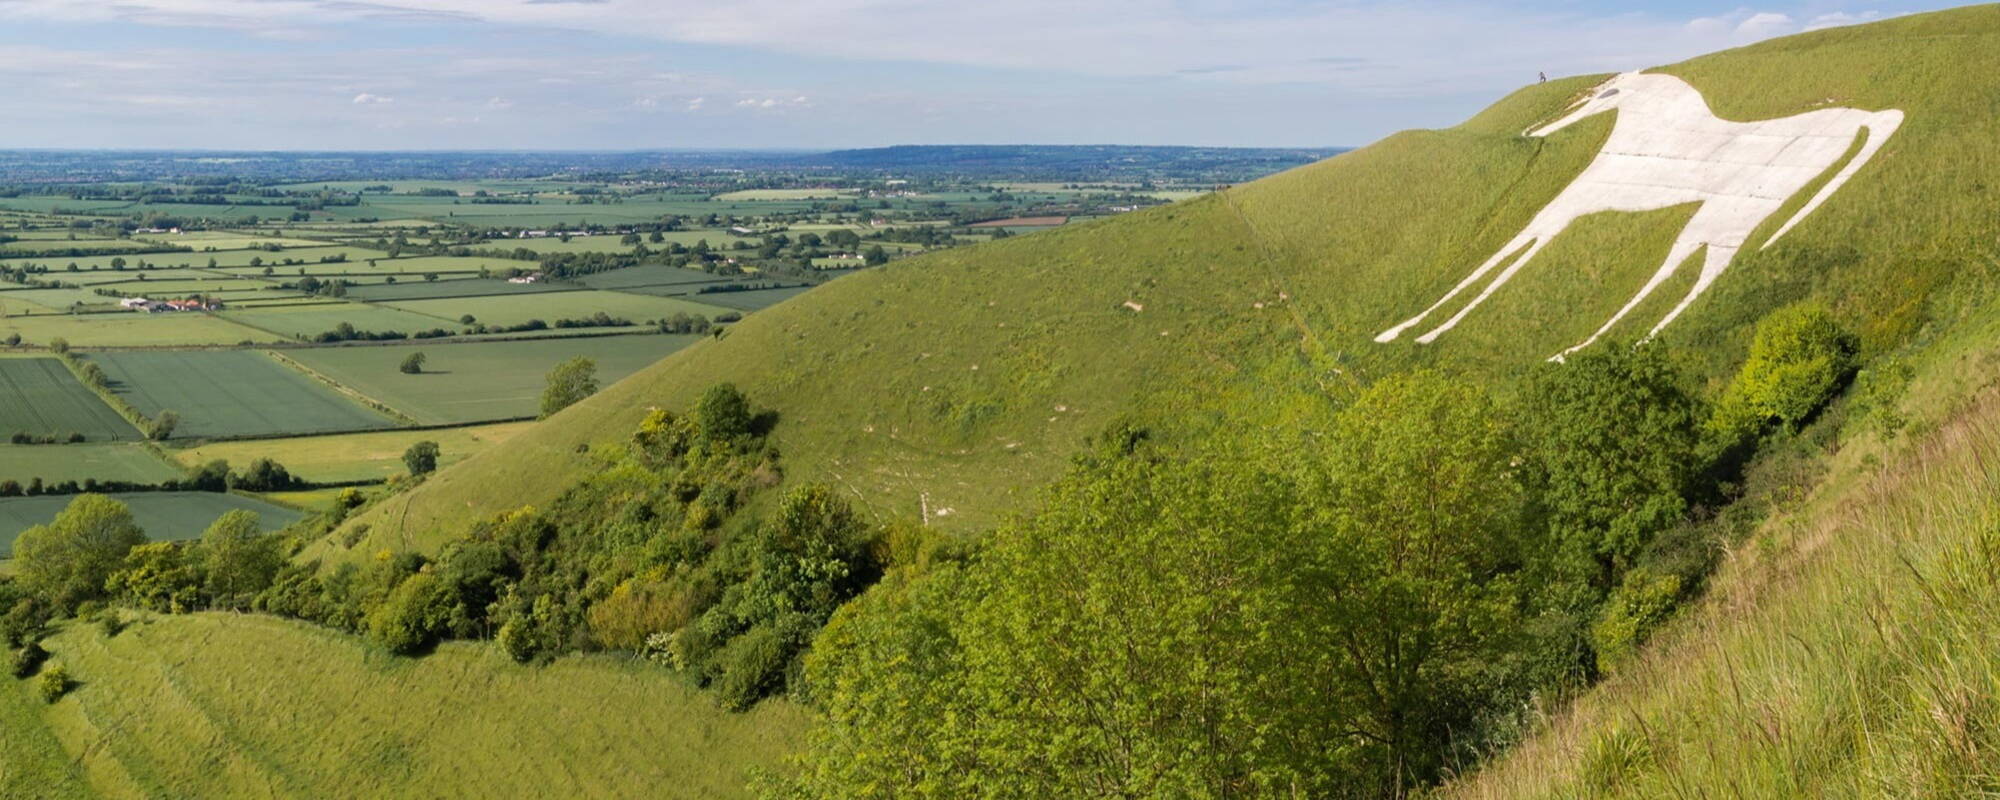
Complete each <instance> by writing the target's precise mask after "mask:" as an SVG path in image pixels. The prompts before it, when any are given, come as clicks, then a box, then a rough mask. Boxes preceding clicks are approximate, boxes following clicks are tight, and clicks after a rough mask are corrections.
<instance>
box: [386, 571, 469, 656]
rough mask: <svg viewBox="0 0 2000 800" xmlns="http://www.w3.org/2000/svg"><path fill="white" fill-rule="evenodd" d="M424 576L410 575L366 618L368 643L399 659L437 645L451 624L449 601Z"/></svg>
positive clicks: (432, 580)
mask: <svg viewBox="0 0 2000 800" xmlns="http://www.w3.org/2000/svg"><path fill="white" fill-rule="evenodd" d="M439 588H440V587H439V584H438V580H437V578H436V577H435V576H433V575H431V574H430V573H427V572H420V573H417V574H415V575H411V576H410V577H409V578H407V579H405V580H404V581H403V582H402V583H401V584H399V585H398V586H397V587H396V589H395V591H392V592H390V593H389V596H388V598H386V599H384V600H383V601H382V604H381V605H379V606H376V608H375V610H374V611H373V612H371V613H370V614H369V615H368V639H369V641H372V642H374V643H376V644H379V645H381V646H382V647H383V648H384V649H386V650H388V651H389V652H391V653H396V654H398V655H409V654H411V653H415V652H418V651H420V650H423V649H424V648H426V647H429V646H431V645H432V644H435V643H436V642H437V639H438V637H439V636H442V635H443V634H444V633H445V631H446V629H447V627H448V624H449V621H450V612H451V606H450V602H449V600H450V598H449V597H448V596H447V593H445V592H442V591H439Z"/></svg>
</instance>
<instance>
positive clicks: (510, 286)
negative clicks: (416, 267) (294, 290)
mask: <svg viewBox="0 0 2000 800" xmlns="http://www.w3.org/2000/svg"><path fill="white" fill-rule="evenodd" d="M579 289H580V287H578V286H575V285H572V284H564V283H549V282H536V283H508V282H507V281H504V280H501V279H499V278H461V279H458V280H437V281H423V280H416V281H400V282H397V283H376V284H369V285H366V286H356V287H349V288H348V290H347V296H348V297H351V298H354V299H356V300H365V301H368V302H371V303H382V302H388V301H392V300H436V299H441V298H447V297H485V296H491V295H512V294H544V293H547V292H573V291H578V290H579Z"/></svg>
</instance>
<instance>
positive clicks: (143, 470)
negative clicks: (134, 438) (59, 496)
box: [0, 443, 181, 486]
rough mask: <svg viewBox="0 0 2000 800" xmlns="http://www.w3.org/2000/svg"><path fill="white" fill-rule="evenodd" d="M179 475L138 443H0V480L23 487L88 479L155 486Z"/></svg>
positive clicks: (179, 472) (80, 481) (176, 470)
mask: <svg viewBox="0 0 2000 800" xmlns="http://www.w3.org/2000/svg"><path fill="white" fill-rule="evenodd" d="M180 476H181V471H180V470H178V469H175V468H174V467H173V466H172V465H170V464H167V463H166V462H164V461H161V460H160V458H159V457H158V456H155V455H153V453H152V452H151V451H149V450H147V449H146V447H145V446H144V445H140V444H132V443H86V444H51V445H39V444H38V445H13V444H0V480H12V481H16V482H19V483H20V484H21V485H23V486H25V485H27V484H28V482H29V481H30V480H33V479H35V478H41V479H42V480H43V481H44V482H47V483H56V482H60V481H76V482H77V483H82V482H84V481H86V480H91V479H96V480H99V481H129V482H132V483H158V482H160V481H164V480H169V479H172V478H178V477H180Z"/></svg>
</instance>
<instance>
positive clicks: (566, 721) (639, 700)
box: [0, 613, 804, 798]
mask: <svg viewBox="0 0 2000 800" xmlns="http://www.w3.org/2000/svg"><path fill="white" fill-rule="evenodd" d="M47 646H48V649H49V650H50V652H51V653H53V654H54V655H53V660H55V661H59V662H61V663H62V664H63V665H64V666H65V667H67V668H68V669H69V670H70V672H71V673H73V674H74V676H75V677H76V679H77V680H78V681H79V682H80V685H79V686H78V687H77V688H76V689H75V690H73V691H72V692H71V693H70V694H69V695H68V696H66V697H64V698H63V699H62V700H61V701H60V702H57V703H55V704H53V705H44V704H42V703H41V700H40V699H39V698H33V697H31V693H32V691H33V687H32V684H31V682H26V681H14V680H13V679H11V678H7V679H4V680H0V722H4V723H5V724H6V725H7V727H6V731H7V737H8V738H7V742H8V743H9V752H8V757H7V758H5V759H0V764H5V765H6V766H0V795H6V796H16V795H23V796H35V797H66V796H79V797H81V796H99V797H102V796H148V797H234V796H248V795H259V796H281V797H443V796H451V797H585V796H597V797H640V796H656V797H657V796H675V797H707V798H729V797H744V796H748V792H747V791H746V790H745V788H744V787H745V780H746V777H747V776H746V770H748V769H749V768H750V767H752V766H767V767H768V766H777V765H778V764H779V762H780V761H781V760H782V759H783V757H784V756H785V755H786V754H787V753H789V752H791V751H792V750H793V749H794V748H796V747H797V745H798V743H799V741H800V739H801V733H802V730H803V728H804V718H803V714H802V713H801V712H800V711H799V710H797V709H796V708H793V707H791V706H788V705H786V704H784V703H782V702H775V701H774V702H767V703H765V704H763V705H761V706H759V707H758V708H757V709H756V710H754V711H751V712H749V713H746V714H732V713H729V712H725V711H721V710H718V709H716V708H715V707H714V703H713V701H711V700H709V699H708V698H706V697H704V696H702V695H701V694H700V693H699V692H698V691H697V690H694V689H690V688H687V687H685V686H683V685H682V684H680V683H678V682H677V681H675V680H674V679H672V678H670V677H668V676H667V675H666V674H665V673H664V672H663V671H661V670H659V669H657V668H654V667H651V666H648V665H646V664H645V663H643V662H636V661H632V660H629V659H624V658H609V657H570V658H565V659H562V660H558V661H557V662H556V663H554V664H551V665H549V666H546V667H532V666H521V665H517V664H514V663H513V662H511V661H509V660H507V659H506V658H505V657H504V656H502V655H501V654H500V653H499V652H498V651H497V650H495V649H493V648H491V647H488V646H483V645H467V644H456V643H453V644H446V645H444V646H443V647H441V648H439V650H438V651H437V652H436V653H434V654H431V655H429V656H425V657H423V658H416V659H410V658H396V657H391V656H387V655H384V654H382V653H380V652H379V651H376V650H372V649H370V648H368V647H366V646H364V645H363V644H361V642H360V641H359V640H358V639H355V638H353V637H349V636H344V635H341V634H336V633H332V632H330V631H327V630H324V629H319V628H314V627H311V626H308V625H305V624H302V623H295V622H290V621H285V620H279V619H274V618H269V617H261V616H251V615H237V614H221V613H209V614H197V615H192V616H174V617H153V616H146V617H143V618H141V619H139V620H138V621H136V622H135V623H134V624H132V625H131V626H129V627H128V628H127V629H126V630H125V631H123V632H121V633H119V634H118V635H117V636H116V637H113V638H109V639H107V638H105V637H104V636H103V634H102V633H101V632H99V631H98V629H97V627H96V626H92V625H74V626H71V627H70V628H69V629H67V630H65V631H63V632H62V633H60V634H58V635H56V636H54V637H51V638H50V640H49V641H48V642H47ZM17 741H18V742H21V745H20V746H19V747H15V746H14V743H15V742H17ZM196 751H198V752H199V753H200V756H199V757H191V753H194V752H196Z"/></svg>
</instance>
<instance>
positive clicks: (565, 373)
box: [542, 356, 597, 418]
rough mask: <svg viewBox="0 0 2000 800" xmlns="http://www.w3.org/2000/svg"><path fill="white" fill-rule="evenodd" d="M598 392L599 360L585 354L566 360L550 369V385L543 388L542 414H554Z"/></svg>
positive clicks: (546, 415)
mask: <svg viewBox="0 0 2000 800" xmlns="http://www.w3.org/2000/svg"><path fill="white" fill-rule="evenodd" d="M596 393H597V362H595V361H592V360H590V359H589V358H588V357H585V356H577V357H575V358H572V359H569V360H568V361H564V362H562V363H560V364H557V365H556V368H555V369H553V370H550V371H549V376H548V387H547V388H545V389H543V390H542V416H543V417H545V418H546V417H550V416H554V415H555V413H556V412H558V411H561V410H563V409H565V408H569V407H570V406H572V405H575V404H576V402H577V401H579V400H582V399H584V398H586V397H589V396H591V395H593V394H596Z"/></svg>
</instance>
